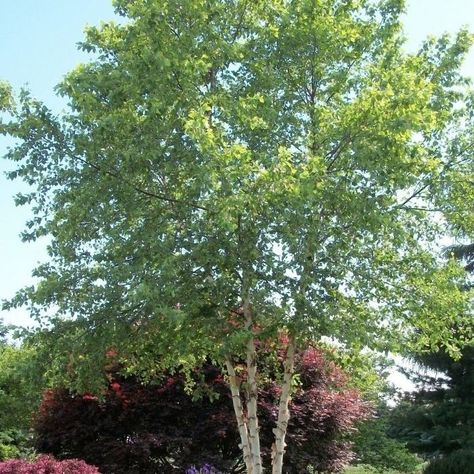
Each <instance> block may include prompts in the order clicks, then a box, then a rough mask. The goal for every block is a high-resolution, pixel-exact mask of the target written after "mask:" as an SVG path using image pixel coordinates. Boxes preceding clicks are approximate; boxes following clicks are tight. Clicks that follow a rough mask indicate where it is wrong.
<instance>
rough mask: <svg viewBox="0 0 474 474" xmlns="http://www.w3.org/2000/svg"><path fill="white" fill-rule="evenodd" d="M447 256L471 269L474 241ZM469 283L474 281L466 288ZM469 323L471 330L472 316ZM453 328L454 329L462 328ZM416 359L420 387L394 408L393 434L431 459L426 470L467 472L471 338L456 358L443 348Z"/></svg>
mask: <svg viewBox="0 0 474 474" xmlns="http://www.w3.org/2000/svg"><path fill="white" fill-rule="evenodd" d="M446 254H448V255H450V256H454V257H455V258H457V259H459V260H461V261H462V263H463V264H464V268H465V270H466V271H467V272H469V273H471V274H472V273H473V271H474V267H473V263H474V245H472V244H463V245H453V246H451V247H449V248H448V249H447V251H446ZM471 287H472V281H470V282H468V283H467V285H466V290H467V289H469V288H471ZM465 324H466V326H467V329H468V330H469V331H471V333H472V332H473V330H474V320H473V319H471V320H468V321H466V323H465ZM451 330H452V331H453V332H455V333H456V332H458V331H459V328H458V327H456V326H454V327H452V328H451ZM466 332H467V331H466ZM413 358H414V361H415V363H417V364H418V367H417V370H415V371H413V373H412V374H411V376H412V379H413V380H414V381H415V382H416V383H417V384H418V386H419V389H418V391H416V392H413V393H411V394H407V395H406V396H405V397H404V399H403V400H402V403H401V404H400V405H399V406H398V407H397V409H396V410H394V412H393V414H392V420H391V425H392V432H393V433H395V434H396V435H397V436H399V437H401V438H403V439H405V440H406V441H407V442H408V445H409V447H410V448H411V449H412V450H413V451H415V452H418V453H421V454H422V455H424V456H426V457H428V458H430V459H431V462H430V466H429V468H428V470H427V472H433V473H435V472H453V473H454V472H456V473H458V472H459V473H462V472H465V469H466V466H469V465H470V462H471V458H472V456H473V453H474V431H473V426H474V345H472V341H470V344H468V345H466V346H465V347H464V348H462V349H461V352H460V357H459V358H456V359H453V357H452V356H451V355H450V354H449V353H448V352H447V351H446V350H445V349H444V350H443V349H442V350H438V351H437V352H431V353H427V354H426V353H425V354H414V356H413ZM463 457H464V459H463ZM437 458H445V459H444V460H441V461H438V460H437ZM431 464H433V465H432V466H431Z"/></svg>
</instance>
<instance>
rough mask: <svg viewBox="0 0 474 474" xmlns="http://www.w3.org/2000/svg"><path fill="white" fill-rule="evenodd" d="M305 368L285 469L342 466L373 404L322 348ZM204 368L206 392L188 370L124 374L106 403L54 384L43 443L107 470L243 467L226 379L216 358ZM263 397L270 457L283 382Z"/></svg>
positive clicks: (40, 432)
mask: <svg viewBox="0 0 474 474" xmlns="http://www.w3.org/2000/svg"><path fill="white" fill-rule="evenodd" d="M298 371H299V373H300V378H299V386H298V389H297V391H296V392H295V394H294V397H293V400H292V405H291V408H292V410H293V416H292V418H291V419H290V426H289V431H288V438H289V446H288V452H287V463H286V467H285V469H286V471H285V472H298V473H304V472H307V469H308V466H313V467H315V468H317V469H319V470H321V471H325V472H335V471H338V470H340V469H341V467H342V466H343V465H345V464H346V463H347V462H349V461H350V459H352V451H351V444H350V443H349V442H348V441H347V440H345V439H344V436H345V435H348V434H350V433H352V432H353V431H354V430H355V423H356V422H357V421H359V420H361V419H363V418H365V417H367V416H369V414H370V410H369V407H368V406H367V404H365V403H364V402H363V401H362V400H361V398H360V395H359V393H358V392H357V391H356V390H353V389H351V388H350V385H349V382H348V379H347V376H346V375H345V374H344V373H343V372H341V370H340V369H338V368H337V367H336V366H335V365H334V364H333V363H331V362H328V361H327V360H325V358H324V357H323V354H322V353H321V352H320V351H318V350H315V349H308V350H307V351H305V352H303V353H301V354H300V355H299V356H298ZM195 376H196V378H197V379H198V380H199V379H201V381H200V382H199V383H198V385H197V387H196V390H199V391H200V394H201V395H202V397H200V398H197V399H196V398H195V397H193V395H192V394H188V393H186V391H185V380H184V378H183V376H182V375H178V374H175V375H169V376H167V377H165V379H164V380H163V381H162V382H161V383H160V384H158V385H156V386H154V385H150V384H149V385H141V384H139V383H138V382H137V381H136V380H135V379H134V378H131V377H129V378H121V377H119V376H118V375H117V374H115V375H114V378H113V379H112V380H111V382H110V384H109V387H108V390H107V392H106V393H105V394H104V399H103V401H99V400H98V399H97V398H95V397H93V396H91V395H82V396H79V395H75V396H73V395H71V394H70V393H69V392H67V391H66V390H54V391H49V392H46V393H45V396H44V399H43V403H42V405H41V408H40V411H39V414H38V416H37V418H36V423H35V433H36V446H37V448H38V449H39V450H40V451H42V452H49V453H52V454H54V455H55V456H58V457H61V458H62V457H71V456H73V457H80V458H83V459H85V460H86V461H88V462H90V463H92V464H95V465H97V466H99V467H100V469H101V471H102V472H104V473H112V472H114V473H121V472H123V473H129V472H140V473H148V472H150V473H152V472H163V473H166V472H180V471H179V469H181V472H184V470H185V469H186V468H188V466H190V465H193V464H194V465H203V464H205V463H211V464H212V465H214V466H216V468H217V469H218V470H221V471H223V472H228V473H230V472H242V469H243V465H242V462H241V458H240V450H239V448H238V436H239V435H238V431H237V428H236V426H235V421H234V415H233V412H232V402H231V399H230V394H229V392H228V389H227V387H226V383H225V380H224V379H223V377H222V375H221V373H220V372H219V370H218V369H217V368H216V367H214V366H212V365H209V364H207V365H205V366H204V367H203V368H202V369H200V370H199V371H197V372H196V373H195ZM242 376H243V377H244V375H243V374H242ZM242 383H244V381H243V382H242ZM259 395H260V404H259V417H260V420H261V439H262V444H263V446H264V453H265V457H269V455H270V448H271V444H272V442H273V436H272V428H273V426H274V420H275V416H276V405H275V402H276V400H277V397H278V385H277V384H276V383H275V382H272V381H271V380H270V379H268V380H267V381H266V382H265V383H264V384H263V385H262V387H261V389H260V393H259ZM195 396H196V393H195ZM209 397H210V398H211V399H212V400H211V399H210V398H209Z"/></svg>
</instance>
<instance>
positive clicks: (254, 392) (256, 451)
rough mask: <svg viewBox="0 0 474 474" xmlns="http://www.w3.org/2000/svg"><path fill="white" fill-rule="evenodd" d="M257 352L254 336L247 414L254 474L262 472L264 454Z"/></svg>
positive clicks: (250, 349)
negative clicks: (258, 409)
mask: <svg viewBox="0 0 474 474" xmlns="http://www.w3.org/2000/svg"><path fill="white" fill-rule="evenodd" d="M256 376H257V354H256V350H255V341H254V339H253V338H251V339H250V340H249V342H248V343H247V414H248V422H249V440H250V447H251V453H252V468H253V474H262V455H261V452H260V434H259V428H258V416H257V399H258V386H257V377H256Z"/></svg>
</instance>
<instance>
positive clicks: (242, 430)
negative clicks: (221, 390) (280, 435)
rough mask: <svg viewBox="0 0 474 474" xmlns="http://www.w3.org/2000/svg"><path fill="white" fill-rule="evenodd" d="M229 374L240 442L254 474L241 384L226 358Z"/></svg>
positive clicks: (248, 472)
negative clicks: (241, 395)
mask: <svg viewBox="0 0 474 474" xmlns="http://www.w3.org/2000/svg"><path fill="white" fill-rule="evenodd" d="M226 367H227V374H228V375H229V383H230V391H231V393H232V404H233V406H234V413H235V418H236V420H237V426H238V428H239V434H240V442H241V446H240V448H241V449H242V452H243V455H244V462H245V467H246V468H247V474H253V466H252V454H251V451H250V444H249V436H248V427H247V423H246V421H245V418H244V411H243V409H242V403H241V399H240V384H239V382H238V379H237V376H236V374H235V369H234V366H233V364H232V361H231V360H230V359H226Z"/></svg>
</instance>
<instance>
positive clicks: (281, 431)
mask: <svg viewBox="0 0 474 474" xmlns="http://www.w3.org/2000/svg"><path fill="white" fill-rule="evenodd" d="M294 367H295V341H294V340H293V339H291V338H290V340H289V342H288V348H287V351H286V356H285V361H284V363H283V368H284V375H283V383H282V386H281V389H282V390H281V395H280V404H279V407H278V419H277V423H276V428H275V429H274V430H273V433H274V434H275V444H274V445H273V447H272V474H281V473H282V469H283V456H284V454H285V448H286V443H285V437H286V432H287V428H288V421H289V420H290V410H289V408H288V405H289V403H290V397H291V381H292V378H293V374H294Z"/></svg>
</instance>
